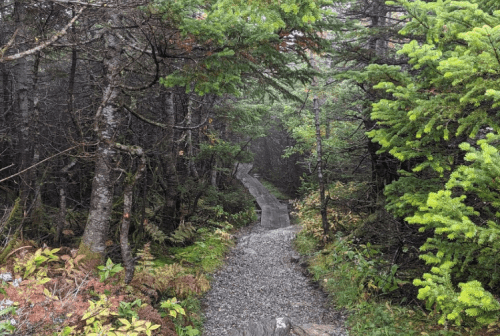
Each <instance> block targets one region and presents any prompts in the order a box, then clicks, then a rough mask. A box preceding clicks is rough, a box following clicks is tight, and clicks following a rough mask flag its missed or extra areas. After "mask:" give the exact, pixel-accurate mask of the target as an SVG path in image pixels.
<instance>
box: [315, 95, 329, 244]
mask: <svg viewBox="0 0 500 336" xmlns="http://www.w3.org/2000/svg"><path fill="white" fill-rule="evenodd" d="M313 110H314V121H315V126H316V160H317V161H316V162H317V168H316V169H317V171H318V183H319V198H320V202H321V209H320V212H321V224H322V226H323V234H324V235H325V237H326V236H327V235H328V232H329V231H330V227H329V225H328V218H327V216H326V198H325V181H324V180H323V158H322V148H321V145H322V144H321V128H320V122H319V112H320V108H319V99H318V97H317V96H315V97H314V100H313Z"/></svg>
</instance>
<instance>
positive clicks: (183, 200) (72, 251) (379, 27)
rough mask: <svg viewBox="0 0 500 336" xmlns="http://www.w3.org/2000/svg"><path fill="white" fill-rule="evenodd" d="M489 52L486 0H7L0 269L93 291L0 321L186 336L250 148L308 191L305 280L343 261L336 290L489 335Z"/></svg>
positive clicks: (231, 222) (241, 211) (497, 32)
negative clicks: (67, 311)
mask: <svg viewBox="0 0 500 336" xmlns="http://www.w3.org/2000/svg"><path fill="white" fill-rule="evenodd" d="M499 48H500V6H499V5H498V3H497V1H496V0H470V1H453V0H439V1H422V0H395V1H387V2H386V1H382V0H342V1H326V0H324V1H323V0H321V1H320V0H318V1H314V0H286V1H252V2H250V3H247V2H244V1H238V0H210V1H201V0H192V1H191V0H190V1H176V0H154V1H148V0H132V1H126V0H123V1H121V0H119V1H113V2H108V1H102V2H99V1H76V0H75V1H73V0H70V1H68V0H53V1H35V0H19V1H17V0H0V77H1V80H0V124H1V125H0V153H1V154H0V205H1V210H2V211H3V217H2V219H1V221H0V239H1V240H0V243H1V252H0V263H1V264H2V268H1V270H2V272H3V274H6V273H9V274H10V273H13V274H15V275H17V274H22V275H24V276H23V278H26V277H27V276H31V277H34V279H33V282H29V283H24V284H23V285H22V288H23V289H24V290H25V291H26V290H27V288H31V289H30V290H33V293H32V294H33V295H35V294H36V295H39V296H40V297H38V299H39V301H36V302H33V301H30V300H32V299H28V298H26V297H24V298H21V297H19V300H17V301H22V300H24V301H22V302H24V304H25V306H26V307H27V306H30V305H31V306H30V307H31V308H33V307H34V308H33V309H36V308H37V307H41V306H43V305H45V306H44V307H48V306H50V307H52V308H51V309H53V310H55V311H56V312H57V313H58V314H59V313H61V311H62V310H63V307H66V306H64V305H63V304H62V303H61V302H59V301H61V300H59V298H61V297H63V296H65V295H69V294H68V293H74V291H75V288H76V287H75V286H77V284H78V283H80V284H81V286H83V287H82V288H84V289H85V290H82V292H85V296H82V297H79V298H78V300H79V301H78V305H76V306H78V307H79V310H78V313H77V314H76V315H75V316H74V317H73V319H71V318H69V317H67V318H64V319H63V320H62V321H65V322H64V323H63V325H62V326H61V328H60V329H57V328H56V329H57V330H56V329H50V328H49V327H48V325H51V323H54V320H53V317H51V319H52V320H51V321H46V320H43V319H41V318H40V319H38V320H37V319H35V318H33V320H32V321H28V322H26V323H24V324H22V327H19V326H18V327H15V326H14V325H8V323H7V322H5V323H4V321H7V320H2V323H3V324H1V327H0V331H2V330H15V329H16V328H25V329H22V330H24V331H25V332H27V331H30V332H39V331H40V330H42V329H44V328H46V330H49V331H48V332H49V333H50V332H51V331H54V332H56V331H57V332H59V333H60V334H61V335H63V334H64V335H69V334H78V333H82V332H84V333H87V334H89V333H91V332H95V333H98V332H101V333H102V332H108V333H109V334H112V333H113V332H114V333H115V334H117V335H120V332H121V333H122V334H126V332H133V330H134V329H133V328H136V329H137V331H138V332H139V331H140V332H144V333H146V334H147V332H146V331H144V330H146V329H147V330H148V332H149V333H152V332H153V330H156V331H155V332H160V331H161V333H162V334H164V335H174V334H175V333H176V334H179V335H196V332H199V331H198V329H200V328H201V326H200V323H201V322H199V318H197V317H195V315H197V314H199V311H197V310H196V308H194V305H195V304H193V303H192V301H190V300H191V299H192V297H193V296H198V295H199V294H201V293H203V292H204V291H205V290H206V289H207V288H208V282H207V280H206V278H205V276H204V275H203V274H202V273H203V272H209V271H210V270H213V267H216V265H217V264H218V262H216V261H215V260H216V259H217V260H218V259H220V258H221V256H222V255H223V253H224V251H225V250H227V248H228V247H229V246H230V245H231V236H230V233H231V230H233V229H234V228H236V227H240V226H242V225H245V224H247V223H248V222H250V221H251V220H252V219H253V218H254V214H253V207H254V204H253V201H252V200H251V198H250V197H249V195H248V194H247V193H246V192H244V191H243V190H242V188H241V186H240V185H239V184H238V183H237V182H236V180H235V178H234V171H233V170H234V165H235V163H236V162H249V161H252V160H253V161H254V162H255V172H257V173H259V174H260V175H261V176H262V177H263V178H264V179H266V180H268V181H270V182H272V183H274V184H275V185H276V186H278V187H279V188H280V189H281V190H282V191H283V192H284V193H286V194H288V195H289V196H290V197H291V198H292V197H300V198H301V200H300V201H297V202H296V212H297V216H298V217H299V219H300V221H301V222H302V224H303V226H304V230H303V232H302V233H301V235H299V237H298V239H297V241H298V242H297V244H298V246H299V249H300V250H302V252H304V253H306V254H310V255H311V256H315V258H319V259H315V261H313V263H317V264H314V265H316V271H317V273H315V274H316V275H315V276H318V279H320V278H321V277H323V276H326V274H329V276H332V277H335V276H338V275H337V274H330V273H329V272H331V270H332V269H335V268H340V267H341V266H342V265H344V264H343V262H344V261H347V259H345V258H344V259H342V260H343V261H339V260H340V259H336V257H335V258H334V257H333V256H334V255H346V256H348V259H349V261H352V264H349V263H347V264H345V265H349V269H356V270H357V271H356V272H357V273H355V274H350V273H348V274H349V276H350V277H351V280H352V279H355V281H350V282H351V283H354V284H356V286H358V287H357V288H358V289H359V288H363V290H358V289H353V291H354V292H356V293H357V294H356V295H354V296H349V295H346V296H341V297H336V300H337V304H339V305H342V304H341V303H339V302H342V300H343V299H345V301H346V302H347V303H346V304H344V306H351V308H352V305H353V304H354V302H360V301H367V300H368V297H372V298H389V299H390V300H393V301H395V302H398V303H401V304H403V305H408V306H411V305H418V306H421V307H422V308H423V306H424V305H425V306H426V308H427V309H428V310H429V312H430V313H428V314H429V315H425V316H426V317H425V319H427V318H428V317H429V318H430V320H432V318H435V320H432V321H434V322H435V323H436V324H437V325H441V326H443V327H440V328H442V329H439V332H443V330H448V328H452V329H453V328H458V329H453V331H456V330H462V329H460V327H459V326H465V328H475V327H478V328H486V329H484V330H487V331H485V334H486V333H488V332H491V333H493V334H494V333H495V332H497V331H498V330H499V328H500V325H499V323H498V316H499V311H500V303H499V299H498V298H499V295H500V293H499V291H498V289H499V288H500V286H498V281H499V279H500V277H499V275H500V272H499V271H498V264H499V260H498V255H499V254H498V250H499V243H498V236H499V226H498V217H499V216H500V215H499V212H498V207H499V203H498V198H499V197H498V196H499V193H498V176H499V171H498V166H499V163H500V156H499V154H498V148H499V145H498V130H499V123H498V120H499V118H498V106H499V105H498V104H499V103H498V101H499V100H500V91H499V90H500V89H499V84H498V74H499V72H500V57H499V55H498V50H499ZM332 244H333V245H332ZM46 246H51V247H57V248H58V247H61V250H58V249H51V248H48V247H46ZM35 251H37V252H35ZM318 251H320V252H318ZM323 252H324V253H323ZM201 255H205V256H210V258H208V259H207V258H205V259H204V260H202V259H203V258H200V256H201ZM82 256H84V257H82ZM179 256H182V257H179ZM212 256H213V259H211V258H212ZM322 256H328V257H325V258H326V259H321V258H322ZM82 258H83V259H82ZM108 258H110V259H108ZM329 258H330V259H329ZM106 259H107V260H108V262H106ZM51 262H52V263H54V265H56V264H57V265H58V266H57V267H59V268H57V269H58V271H57V272H55V273H57V276H58V278H57V280H56V278H55V273H54V274H52V273H51V272H54V271H53V270H54V269H56V268H51V267H49V263H51ZM119 263H120V264H121V265H123V267H124V272H122V266H120V265H119ZM77 265H81V267H77ZM186 265H187V266H186ZM345 265H344V266H345ZM96 266H98V267H100V268H99V270H100V271H99V273H100V279H98V278H95V279H93V280H92V281H90V280H88V279H87V276H88V274H89V273H86V271H85V270H87V271H88V270H91V269H95V267H96ZM342 267H343V266H342ZM346 267H347V266H346ZM79 268H80V270H79V271H78V272H76V269H79ZM61 270H62V271H61ZM316 271H314V272H316ZM344 271H346V270H344ZM47 272H48V273H47ZM75 272H76V273H75ZM82 272H83V273H82ZM200 272H201V273H200ZM314 272H313V273H314ZM346 272H347V271H346ZM84 274H86V275H84ZM35 275H36V276H35ZM158 278H163V281H157V283H156V284H155V285H152V287H151V288H145V287H144V286H143V285H144V284H146V283H154V282H155V281H156V280H154V279H158ZM47 279H49V280H47ZM84 279H86V280H85V281H84ZM325 279H326V278H325ZM62 280H64V281H65V280H71V281H73V282H72V284H71V285H69V287H67V288H66V289H64V290H63V289H58V290H56V287H57V286H60V284H59V282H58V281H62ZM99 280H100V281H99ZM337 280H338V279H337ZM44 281H45V282H44ZM47 281H49V282H47ZM81 281H84V282H81ZM5 282H8V283H7V284H6V283H5ZM11 282H12V279H11V280H9V281H7V280H4V283H3V285H2V286H6V287H5V288H3V287H2V290H3V292H2V295H6V293H7V292H6V291H7V290H9V288H10V290H9V293H7V294H10V295H11V296H12V295H18V294H15V293H14V292H13V286H12V285H10V283H11ZM339 282H340V280H338V281H337V282H335V283H339ZM55 283H58V284H59V285H55ZM84 283H85V285H82V284H84ZM325 283H326V284H327V285H328V286H329V285H331V287H334V285H333V282H332V284H330V282H328V281H326V282H325ZM127 286H128V287H127ZM57 288H59V287H57ZM61 288H62V287H61ZM45 290H47V291H49V292H45ZM112 291H115V292H116V293H118V292H120V293H125V292H126V293H127V294H126V295H125V296H113V299H112V300H111V301H112V302H111V301H106V300H107V298H106V295H109V293H111V292H112ZM124 291H125V292H124ZM27 292H29V291H27ZM47 293H48V294H47ZM145 293H146V294H145ZM362 293H364V294H362ZM49 294H50V295H49ZM333 296H335V295H333ZM54 297H57V299H54ZM137 298H140V300H142V301H141V302H136V301H134V300H136V299H137ZM177 298H181V300H183V301H177ZM21 299H22V300H21ZM38 299H36V300H38ZM89 300H90V301H91V302H93V303H92V304H90V303H89V302H90V301H89ZM47 302H49V303H47ZM134 302H136V303H134ZM179 302H180V303H179ZM66 304H67V303H66ZM181 304H182V305H184V306H181ZM37 305H38V306H37ZM106 305H109V306H106ZM189 305H191V306H189ZM21 306H22V304H21ZM188 306H189V307H188ZM96 307H101V308H102V307H106V309H108V308H109V309H111V311H113V312H114V311H118V307H122V310H121V311H120V313H119V314H121V315H118V317H116V316H115V315H109V314H108V315H100V314H97V315H95V314H96V312H97V311H102V309H101V310H99V309H98V308H96ZM356 307H357V308H356V309H355V310H356V311H358V312H362V311H363V309H364V308H363V307H361V308H360V307H359V306H356ZM17 308H20V307H17ZM17 308H15V307H14V306H12V305H11V306H9V307H7V308H5V307H4V306H2V313H0V315H6V314H13V313H14V312H15V310H16V309H17ZM56 308H57V309H59V310H61V311H58V310H57V309H56ZM5 309H7V310H5ZM103 309H104V308H103ZM18 311H21V312H22V311H23V310H22V309H18ZM138 311H140V314H139V312H138ZM422 311H424V310H422ZM159 312H162V313H164V315H166V317H165V316H164V317H161V316H160V313H159ZM117 314H118V313H117ZM21 315H22V314H21ZM27 316H28V314H27V313H26V310H25V311H24V317H25V319H27ZM31 316H36V314H31ZM84 317H85V318H84ZM54 318H55V317H54ZM118 318H123V319H125V320H126V321H128V322H127V323H129V324H128V325H127V324H126V323H125V322H123V321H122V322H118ZM162 318H163V320H162ZM78 319H80V321H79V322H76V321H77V320H78ZM134 319H135V320H134ZM134 321H135V322H134ZM137 321H140V323H139V322H137ZM136 322H137V323H136ZM130 323H132V324H133V323H136V325H135V326H133V325H132V324H130ZM147 323H149V324H147ZM127 326H128V327H127ZM155 326H157V327H155ZM160 326H161V327H160ZM452 326H453V327H452ZM119 327H120V328H122V330H121V331H118V328H119ZM153 327H154V329H148V328H153ZM9 328H10V329H9ZM106 328H107V329H106ZM123 328H125V329H123ZM127 328H128V329H127ZM140 328H143V329H144V328H146V329H144V330H142V329H141V330H139V329H140ZM353 328H354V327H353ZM443 328H444V329H443ZM19 330H21V329H19ZM44 330H45V329H44ZM194 330H196V331H194ZM351 330H352V331H353V332H355V331H354V329H351ZM436 330H437V329H436ZM474 330H476V329H474ZM358 331H359V334H363V333H366V330H361V329H359V330H358ZM419 332H420V331H419ZM450 332H451V331H450ZM457 332H458V331H457ZM491 333H490V334H491ZM395 334H398V332H395ZM399 334H400V333H399Z"/></svg>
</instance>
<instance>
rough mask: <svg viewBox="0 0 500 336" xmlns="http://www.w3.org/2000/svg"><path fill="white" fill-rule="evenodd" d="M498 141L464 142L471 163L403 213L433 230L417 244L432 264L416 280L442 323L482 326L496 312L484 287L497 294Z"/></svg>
mask: <svg viewBox="0 0 500 336" xmlns="http://www.w3.org/2000/svg"><path fill="white" fill-rule="evenodd" d="M499 140H500V136H498V135H494V134H488V135H487V139H484V140H480V141H478V146H479V147H480V148H479V149H476V148H474V147H472V146H471V145H470V144H469V143H463V144H462V145H461V146H460V147H461V148H462V149H463V150H465V151H467V155H466V156H465V160H466V161H468V162H469V163H470V164H469V165H462V166H459V167H458V168H457V169H456V170H455V171H454V172H453V173H452V174H451V176H450V179H449V181H448V183H447V184H446V189H445V190H441V191H438V192H436V193H430V194H429V197H428V199H427V203H426V205H425V206H422V207H420V211H419V212H418V213H417V214H416V215H415V216H412V217H409V218H407V220H408V222H410V223H415V224H420V225H422V228H421V229H422V230H428V229H430V230H434V236H433V237H431V238H429V239H427V241H426V243H425V244H424V245H423V246H422V247H421V248H420V249H421V251H422V252H426V253H425V254H423V255H422V256H421V258H422V259H423V260H425V261H426V263H427V264H430V265H435V266H434V267H432V269H431V273H425V274H424V275H423V280H421V279H416V280H415V281H414V284H415V285H416V286H420V287H422V288H421V289H420V290H419V298H420V299H422V300H426V301H427V306H428V307H429V308H430V307H431V306H433V305H435V307H436V308H437V309H438V310H439V311H441V313H442V315H441V318H440V320H439V323H442V324H444V323H445V322H446V320H450V321H453V322H455V323H456V324H458V325H460V323H461V322H462V321H463V320H465V319H475V320H476V321H477V322H478V323H479V324H483V325H484V324H489V323H491V322H493V321H495V320H496V319H498V317H499V316H500V303H499V302H498V300H497V299H495V298H494V297H493V295H492V294H491V293H489V292H488V291H487V290H486V289H485V286H487V287H488V288H490V290H492V289H494V288H497V289H496V291H495V293H496V294H498V293H499V292H498V284H499V280H500V270H499V269H498V264H499V263H500V254H499V252H500V240H499V239H498V238H499V237H500V226H499V225H498V224H497V222H498V218H499V217H500V212H499V209H500V192H499V191H498V190H499V189H498V187H499V176H500V154H499V151H498V149H497V148H495V147H494V146H492V145H491V143H498V141H499ZM468 200H471V201H472V202H468ZM467 203H469V204H473V205H474V206H471V205H468V204H467ZM457 283H458V284H457Z"/></svg>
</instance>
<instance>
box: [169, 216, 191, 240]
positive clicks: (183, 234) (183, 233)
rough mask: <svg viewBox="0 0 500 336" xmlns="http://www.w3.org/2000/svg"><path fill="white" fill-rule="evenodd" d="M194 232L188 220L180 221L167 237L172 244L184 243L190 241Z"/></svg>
mask: <svg viewBox="0 0 500 336" xmlns="http://www.w3.org/2000/svg"><path fill="white" fill-rule="evenodd" d="M195 234H196V229H195V228H194V226H193V224H191V223H190V222H184V221H182V222H181V224H180V225H179V227H178V228H177V229H176V230H175V231H174V232H172V233H171V234H170V236H169V237H168V238H167V239H168V240H169V241H170V242H172V243H174V244H185V243H186V242H189V241H191V240H192V239H193V238H194V236H195Z"/></svg>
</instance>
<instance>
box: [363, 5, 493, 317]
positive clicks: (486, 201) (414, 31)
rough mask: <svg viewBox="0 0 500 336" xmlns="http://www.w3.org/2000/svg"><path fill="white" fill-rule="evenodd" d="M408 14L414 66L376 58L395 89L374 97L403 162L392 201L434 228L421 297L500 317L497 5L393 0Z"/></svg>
mask: <svg viewBox="0 0 500 336" xmlns="http://www.w3.org/2000/svg"><path fill="white" fill-rule="evenodd" d="M392 3H393V4H398V5H402V6H404V7H405V8H406V9H407V11H408V17H409V18H411V21H410V22H409V23H408V24H407V25H406V26H405V27H404V29H403V30H402V31H401V34H403V35H407V36H409V37H410V39H411V41H410V42H408V43H406V44H405V45H404V46H403V47H402V49H401V50H400V51H399V52H398V53H399V54H401V55H404V56H406V57H408V59H409V63H410V65H411V68H410V69H405V68H404V67H401V66H387V65H370V66H369V67H368V72H369V73H370V74H371V75H372V76H377V77H378V78H383V77H385V78H386V79H385V80H382V81H380V82H379V83H378V84H377V85H376V86H375V88H376V89H379V90H381V91H382V92H384V93H385V94H389V96H388V97H387V98H385V99H380V100H379V101H378V102H376V103H375V104H374V105H373V112H372V118H373V119H374V120H376V121H377V123H378V125H379V126H380V127H379V128H378V129H374V130H372V131H370V132H369V135H370V136H371V137H372V139H373V141H376V142H377V143H379V144H380V145H381V150H380V152H386V153H390V154H391V155H393V156H394V157H396V158H397V159H398V160H400V162H401V170H400V171H399V174H400V177H399V179H398V180H397V181H395V182H393V183H391V184H390V185H388V186H387V187H386V190H385V192H386V195H387V200H388V206H387V207H388V209H390V210H391V211H392V212H393V213H394V214H395V215H396V216H401V217H405V216H407V220H408V221H409V222H411V223H417V224H421V225H423V227H422V230H425V229H433V230H434V232H433V233H434V236H433V237H431V238H429V239H428V240H427V242H426V243H425V244H424V245H423V246H422V248H421V249H422V250H423V251H428V252H427V254H424V255H423V256H422V258H423V259H424V260H425V261H426V262H427V263H429V264H435V265H436V266H435V267H433V268H432V269H431V273H426V274H424V280H416V281H415V284H416V285H418V286H422V287H423V288H422V289H420V292H419V297H420V298H421V299H426V300H427V302H428V304H429V305H432V304H434V303H435V304H436V307H437V308H438V309H439V310H441V311H442V313H443V315H442V318H441V320H440V322H441V323H445V322H446V320H452V321H455V322H456V323H460V322H461V321H462V320H463V319H465V318H466V316H469V317H474V318H476V319H477V321H478V322H480V323H489V322H491V321H492V320H494V319H495V318H496V317H498V311H499V309H500V305H499V304H498V302H497V301H496V300H495V299H494V298H493V296H492V295H491V294H490V293H488V292H487V291H486V290H485V289H487V290H490V291H493V293H494V294H498V291H497V288H498V285H497V279H498V277H499V273H498V272H499V271H498V270H496V268H495V267H494V265H496V264H497V263H498V260H497V257H496V256H497V255H498V248H499V246H498V245H497V244H496V242H495V240H496V237H497V234H498V228H497V224H496V223H497V222H498V205H499V204H498V203H497V202H496V199H497V197H498V191H497V190H498V189H497V188H496V187H495V186H494V185H493V184H492V183H495V179H496V178H497V176H498V175H497V170H496V168H493V167H492V165H493V166H494V162H496V160H497V159H496V155H497V152H498V150H497V149H498V141H497V139H498V137H497V136H496V135H493V134H490V135H488V141H486V140H481V141H479V142H478V146H480V148H481V149H480V150H478V149H476V148H475V146H476V141H477V140H478V139H481V138H483V137H484V136H485V134H486V133H498V131H499V126H500V124H499V118H498V106H499V105H498V101H499V99H500V95H499V91H498V89H499V84H500V82H499V76H498V73H499V71H500V58H499V55H498V50H499V47H500V11H499V9H500V6H499V5H498V3H497V2H496V1H491V0H473V1H452V0H445V1H443V0H439V1H406V0H401V1H394V2H392ZM464 150H465V151H468V152H469V154H467V155H465V153H464Z"/></svg>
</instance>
